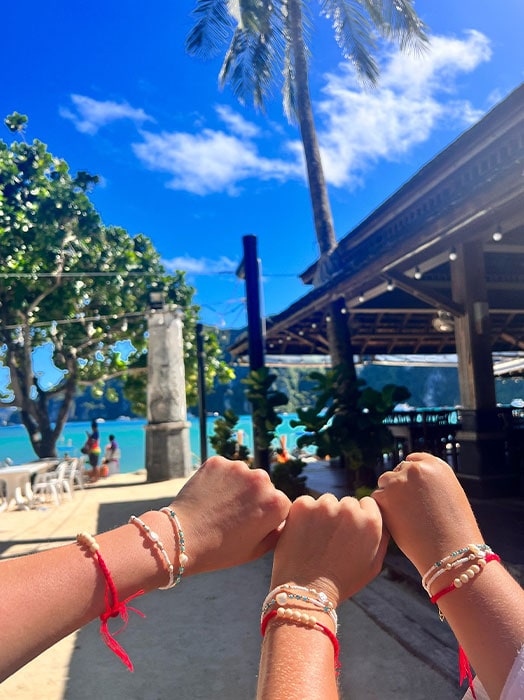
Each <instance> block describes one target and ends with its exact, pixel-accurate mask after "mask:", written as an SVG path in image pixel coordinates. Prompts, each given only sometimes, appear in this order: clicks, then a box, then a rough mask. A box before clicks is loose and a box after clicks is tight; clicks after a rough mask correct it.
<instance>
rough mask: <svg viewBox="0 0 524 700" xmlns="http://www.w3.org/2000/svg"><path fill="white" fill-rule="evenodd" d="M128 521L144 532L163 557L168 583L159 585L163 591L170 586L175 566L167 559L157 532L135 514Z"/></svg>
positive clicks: (167, 556)
mask: <svg viewBox="0 0 524 700" xmlns="http://www.w3.org/2000/svg"><path fill="white" fill-rule="evenodd" d="M128 522H129V523H133V524H135V525H138V527H139V528H140V529H141V530H142V532H143V533H144V534H145V536H146V537H147V538H148V539H149V540H150V541H151V542H152V543H153V544H154V545H155V547H156V548H157V549H158V551H159V552H160V554H161V555H162V557H163V558H164V561H165V563H166V566H167V571H168V573H169V583H168V584H167V586H159V589H160V590H161V591H165V590H167V589H168V588H171V587H172V586H173V585H174V584H173V576H174V571H175V568H174V566H173V564H172V563H171V560H170V559H169V555H168V553H167V552H166V548H165V547H164V545H163V544H162V540H161V539H160V536H159V535H158V533H156V532H155V531H154V530H152V529H151V528H150V527H149V525H146V523H145V522H144V521H143V520H141V519H140V518H137V516H136V515H132V516H131V517H130V518H129V521H128Z"/></svg>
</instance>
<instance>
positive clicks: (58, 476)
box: [32, 460, 73, 506]
mask: <svg viewBox="0 0 524 700" xmlns="http://www.w3.org/2000/svg"><path fill="white" fill-rule="evenodd" d="M68 466H69V463H68V461H67V460H66V461H63V462H60V464H59V465H58V466H57V468H56V469H54V470H53V471H50V472H44V473H43V474H38V476H37V477H36V479H35V482H34V484H33V486H32V491H33V497H34V498H35V500H36V499H38V496H39V495H40V494H43V495H44V496H45V495H47V496H50V497H51V499H52V500H53V501H54V502H55V503H56V505H57V506H58V505H60V500H61V497H62V495H64V494H67V495H68V497H69V500H72V499H73V496H72V493H71V486H70V485H69V477H68V475H67V474H66V471H67V469H68Z"/></svg>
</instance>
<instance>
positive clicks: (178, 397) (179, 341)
mask: <svg viewBox="0 0 524 700" xmlns="http://www.w3.org/2000/svg"><path fill="white" fill-rule="evenodd" d="M147 327H148V332H149V339H148V354H147V420H148V422H147V425H146V470H147V479H148V481H165V480H167V479H173V478H175V477H185V476H189V474H190V473H191V448H190V444H189V425H190V424H189V422H188V420H187V407H186V386H185V370H184V350H183V337H182V329H183V313H182V311H181V310H180V308H179V307H177V306H174V305H171V304H168V305H166V304H165V297H164V292H163V291H162V290H154V291H152V292H150V297H149V309H148V311H147Z"/></svg>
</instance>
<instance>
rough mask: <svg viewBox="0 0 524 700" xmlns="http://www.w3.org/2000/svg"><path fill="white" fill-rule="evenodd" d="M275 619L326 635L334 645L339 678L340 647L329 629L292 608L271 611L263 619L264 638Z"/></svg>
mask: <svg viewBox="0 0 524 700" xmlns="http://www.w3.org/2000/svg"><path fill="white" fill-rule="evenodd" d="M274 618H278V619H279V620H282V621H283V622H294V623H295V624H298V625H303V626H304V627H309V628H311V629H316V630H319V631H320V632H322V633H323V634H325V635H326V637H328V639H329V640H330V641H331V643H332V644H333V651H334V653H335V673H336V675H337V676H338V674H339V672H340V667H341V665H340V659H339V657H340V645H339V643H338V639H337V637H336V635H335V634H334V633H333V632H332V631H331V630H330V629H329V627H326V626H325V625H322V624H321V623H320V622H318V620H317V619H316V618H315V616H314V615H308V614H307V613H303V612H301V611H300V610H292V609H291V608H278V609H277V610H271V612H268V613H267V615H265V616H264V617H263V618H262V621H261V623H260V633H261V635H262V636H263V637H264V635H265V634H266V629H267V626H268V624H269V622H270V621H271V620H272V619H274Z"/></svg>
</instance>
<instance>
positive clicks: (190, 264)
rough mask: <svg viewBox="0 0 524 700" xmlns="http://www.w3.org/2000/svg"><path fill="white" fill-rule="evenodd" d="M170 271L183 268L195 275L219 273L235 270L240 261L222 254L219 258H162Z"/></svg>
mask: <svg viewBox="0 0 524 700" xmlns="http://www.w3.org/2000/svg"><path fill="white" fill-rule="evenodd" d="M162 263H163V265H164V266H165V268H166V270H167V271H168V272H174V271H175V270H183V271H185V272H187V273H189V274H193V275H217V274H220V273H226V272H227V273H231V272H235V271H236V269H237V267H238V262H235V261H234V260H231V259H230V258H227V257H226V256H224V255H223V256H221V257H220V258H219V259H218V260H209V259H208V258H192V257H189V256H185V257H184V256H179V257H176V258H171V259H170V260H162Z"/></svg>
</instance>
